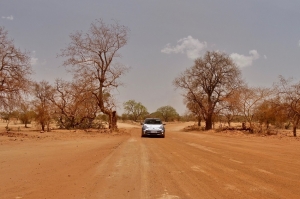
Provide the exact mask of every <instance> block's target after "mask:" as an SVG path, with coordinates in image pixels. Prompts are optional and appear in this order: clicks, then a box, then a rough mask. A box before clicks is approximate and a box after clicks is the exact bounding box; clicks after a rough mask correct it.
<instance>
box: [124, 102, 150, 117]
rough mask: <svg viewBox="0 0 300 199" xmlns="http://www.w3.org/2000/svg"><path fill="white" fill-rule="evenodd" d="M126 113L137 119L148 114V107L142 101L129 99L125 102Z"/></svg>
mask: <svg viewBox="0 0 300 199" xmlns="http://www.w3.org/2000/svg"><path fill="white" fill-rule="evenodd" d="M123 106H124V110H125V111H126V114H127V115H128V116H129V117H130V118H131V119H132V120H133V121H137V120H138V119H142V118H143V117H145V116H146V115H148V114H149V113H148V111H147V108H146V107H145V106H144V105H143V104H142V103H140V102H136V101H135V100H129V101H127V102H124V104H123Z"/></svg>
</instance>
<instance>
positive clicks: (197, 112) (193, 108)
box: [184, 99, 202, 126]
mask: <svg viewBox="0 0 300 199" xmlns="http://www.w3.org/2000/svg"><path fill="white" fill-rule="evenodd" d="M184 101H185V104H186V107H187V109H188V110H189V112H190V113H192V114H193V115H194V116H195V117H196V118H197V123H198V126H201V120H202V111H201V108H200V107H199V105H198V104H197V103H195V102H194V101H188V100H187V99H185V100H184Z"/></svg>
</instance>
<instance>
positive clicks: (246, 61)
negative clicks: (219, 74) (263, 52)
mask: <svg viewBox="0 0 300 199" xmlns="http://www.w3.org/2000/svg"><path fill="white" fill-rule="evenodd" d="M249 54H250V55H249V56H245V55H240V54H237V53H232V54H231V55H230V57H231V59H232V60H233V61H234V62H235V63H236V64H237V66H239V67H241V68H243V67H247V66H251V65H252V63H253V61H254V60H257V59H258V58H259V54H258V52H257V51H256V50H250V51H249Z"/></svg>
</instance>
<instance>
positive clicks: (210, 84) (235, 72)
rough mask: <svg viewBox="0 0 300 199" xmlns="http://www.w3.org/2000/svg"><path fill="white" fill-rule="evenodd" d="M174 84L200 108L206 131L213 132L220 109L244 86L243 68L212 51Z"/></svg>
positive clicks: (197, 61) (224, 55)
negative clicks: (214, 119)
mask: <svg viewBox="0 0 300 199" xmlns="http://www.w3.org/2000/svg"><path fill="white" fill-rule="evenodd" d="M173 84H174V85H175V87H176V88H180V89H183V90H184V94H183V96H184V97H185V99H186V100H187V101H191V102H193V103H197V104H198V105H199V107H200V109H201V112H202V115H203V119H204V120H205V129H206V130H209V129H212V124H213V115H214V114H215V113H216V111H217V107H218V105H219V104H220V102H221V101H223V100H224V99H226V98H227V97H228V96H230V95H232V93H233V91H234V90H236V89H237V88H239V87H240V86H241V84H242V80H241V72H240V70H239V68H238V67H237V66H236V65H235V64H234V62H233V61H232V59H231V58H230V57H229V56H228V55H227V54H225V53H221V52H215V51H213V52H210V51H208V52H206V53H205V55H204V56H203V57H200V58H198V59H196V60H195V62H194V65H193V66H192V67H191V68H188V69H186V70H185V71H184V72H183V73H181V74H180V75H179V76H178V77H177V78H176V79H175V80H174V82H173Z"/></svg>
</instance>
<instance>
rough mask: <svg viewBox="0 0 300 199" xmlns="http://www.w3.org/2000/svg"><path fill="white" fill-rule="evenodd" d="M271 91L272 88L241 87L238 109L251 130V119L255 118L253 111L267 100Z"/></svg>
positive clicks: (252, 128) (252, 127)
mask: <svg viewBox="0 0 300 199" xmlns="http://www.w3.org/2000/svg"><path fill="white" fill-rule="evenodd" d="M272 93H273V91H272V89H269V88H261V87H256V88H255V87H253V88H250V87H248V86H245V87H244V88H243V89H240V94H239V103H238V104H239V106H240V108H239V109H240V111H241V114H242V115H243V117H244V118H245V120H246V122H248V123H249V126H250V130H251V131H253V130H254V126H253V121H254V120H255V119H256V118H255V117H256V115H255V113H256V112H257V109H258V107H259V106H260V105H261V104H262V103H263V102H264V101H266V100H268V98H269V97H270V96H271V94H272Z"/></svg>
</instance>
